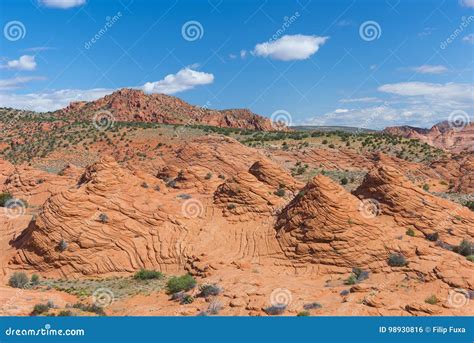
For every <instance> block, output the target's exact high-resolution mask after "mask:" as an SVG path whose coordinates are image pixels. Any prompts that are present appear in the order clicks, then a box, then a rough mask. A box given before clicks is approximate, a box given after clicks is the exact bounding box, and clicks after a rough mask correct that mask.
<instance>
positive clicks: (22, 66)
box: [1, 55, 36, 70]
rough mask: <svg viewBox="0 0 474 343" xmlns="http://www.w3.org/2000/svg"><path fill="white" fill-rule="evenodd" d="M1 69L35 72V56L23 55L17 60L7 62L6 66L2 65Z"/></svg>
mask: <svg viewBox="0 0 474 343" xmlns="http://www.w3.org/2000/svg"><path fill="white" fill-rule="evenodd" d="M1 67H2V68H7V69H16V70H35V69H36V61H35V56H30V55H23V56H21V57H20V58H19V59H17V60H11V61H8V62H7V64H6V65H3V66H1Z"/></svg>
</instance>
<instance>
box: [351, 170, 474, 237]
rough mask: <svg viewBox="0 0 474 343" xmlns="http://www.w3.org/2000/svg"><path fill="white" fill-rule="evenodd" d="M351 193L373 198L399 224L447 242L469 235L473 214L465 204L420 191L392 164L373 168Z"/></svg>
mask: <svg viewBox="0 0 474 343" xmlns="http://www.w3.org/2000/svg"><path fill="white" fill-rule="evenodd" d="M355 194H356V195H359V196H361V197H363V198H372V199H375V200H377V201H378V202H379V203H380V208H381V211H382V213H383V214H387V215H390V216H393V218H394V220H395V221H396V222H397V224H398V225H399V226H403V227H407V228H410V227H411V228H414V229H416V230H420V231H421V232H423V234H425V235H433V234H435V233H437V234H438V235H439V238H440V239H441V240H443V241H444V242H447V243H450V244H459V243H460V241H461V239H465V238H472V237H473V234H474V232H473V229H474V214H473V213H472V212H471V211H470V210H469V209H468V208H467V207H464V206H461V205H458V204H455V203H453V202H451V201H449V200H445V199H442V198H439V197H436V196H434V195H432V194H430V193H428V192H426V191H424V190H423V189H421V188H420V187H417V186H415V185H413V183H411V182H410V181H409V180H408V179H407V178H405V177H404V176H403V175H402V174H401V173H400V172H398V171H397V170H396V169H395V168H392V167H389V166H386V165H380V166H379V167H376V168H373V169H372V170H371V171H370V172H369V173H368V174H367V175H366V177H365V178H364V181H363V183H362V185H361V186H360V187H359V188H358V189H357V190H356V191H355Z"/></svg>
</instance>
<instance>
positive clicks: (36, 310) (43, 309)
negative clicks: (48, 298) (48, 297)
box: [31, 304, 49, 316]
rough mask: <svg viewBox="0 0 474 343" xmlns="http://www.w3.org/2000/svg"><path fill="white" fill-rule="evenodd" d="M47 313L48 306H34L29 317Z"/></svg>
mask: <svg viewBox="0 0 474 343" xmlns="http://www.w3.org/2000/svg"><path fill="white" fill-rule="evenodd" d="M48 311H49V306H48V305H47V304H36V305H35V307H33V311H31V315H32V316H39V315H40V314H43V313H45V312H48Z"/></svg>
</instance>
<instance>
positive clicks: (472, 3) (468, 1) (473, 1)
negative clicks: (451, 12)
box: [459, 0, 474, 8]
mask: <svg viewBox="0 0 474 343" xmlns="http://www.w3.org/2000/svg"><path fill="white" fill-rule="evenodd" d="M459 3H460V4H461V6H464V7H469V8H474V0H459Z"/></svg>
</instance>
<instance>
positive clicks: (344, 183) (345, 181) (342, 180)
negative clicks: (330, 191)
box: [341, 177, 349, 185]
mask: <svg viewBox="0 0 474 343" xmlns="http://www.w3.org/2000/svg"><path fill="white" fill-rule="evenodd" d="M348 182H349V180H347V177H343V178H342V179H341V185H347V183H348Z"/></svg>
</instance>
